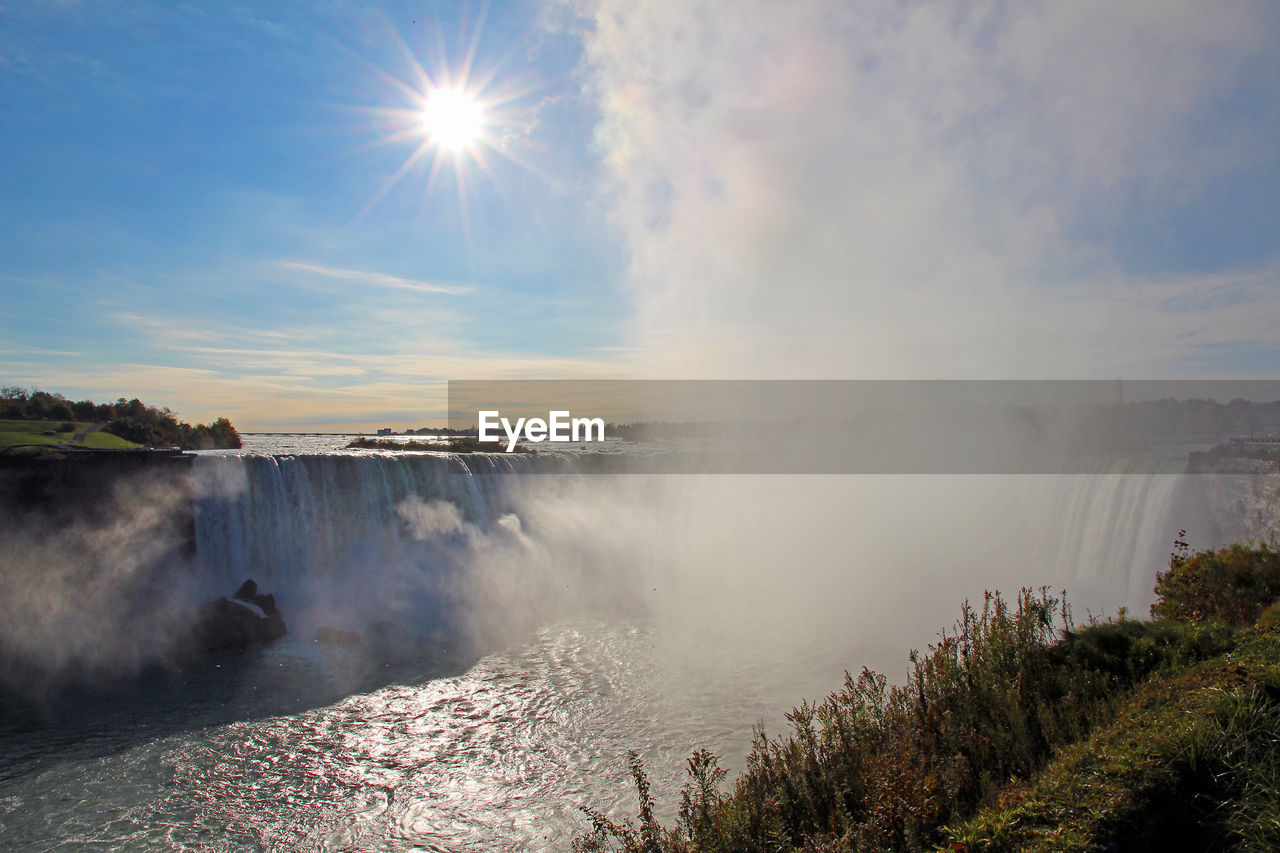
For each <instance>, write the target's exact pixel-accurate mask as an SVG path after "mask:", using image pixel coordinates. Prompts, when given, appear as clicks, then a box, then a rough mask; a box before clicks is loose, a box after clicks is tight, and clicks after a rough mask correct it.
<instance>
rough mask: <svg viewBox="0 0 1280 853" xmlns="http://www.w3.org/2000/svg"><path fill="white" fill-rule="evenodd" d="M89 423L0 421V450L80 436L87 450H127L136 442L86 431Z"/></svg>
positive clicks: (39, 445) (58, 442) (40, 445)
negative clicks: (82, 436) (82, 437)
mask: <svg viewBox="0 0 1280 853" xmlns="http://www.w3.org/2000/svg"><path fill="white" fill-rule="evenodd" d="M92 426H93V424H89V423H84V422H83V421H5V420H0V450H3V449H7V448H44V447H48V448H56V447H58V446H59V445H63V444H68V443H72V442H73V441H74V440H75V437H76V436H77V435H81V434H83V435H84V441H83V446H84V447H87V448H89V449H90V450H129V449H132V448H136V447H137V446H138V445H136V444H134V443H133V442H132V441H126V440H125V439H123V438H120V437H119V436H115V435H111V434H110V433H107V432H89V429H90V428H91V427H92Z"/></svg>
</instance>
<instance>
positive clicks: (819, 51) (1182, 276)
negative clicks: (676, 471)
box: [586, 0, 1280, 378]
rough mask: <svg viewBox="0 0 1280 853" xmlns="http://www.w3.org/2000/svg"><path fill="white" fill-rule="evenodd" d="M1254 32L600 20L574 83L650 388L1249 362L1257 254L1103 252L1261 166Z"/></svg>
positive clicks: (1155, 18)
mask: <svg viewBox="0 0 1280 853" xmlns="http://www.w3.org/2000/svg"><path fill="white" fill-rule="evenodd" d="M1274 11H1275V10H1274V8H1270V7H1268V6H1267V5H1265V4H1258V3H1230V4H1215V5H1212V6H1209V5H1204V4H1190V3H1166V2H1149V3H1125V4H1102V3H1071V4H1035V5H1017V6H1009V5H1006V4H1002V3H977V4H966V5H965V6H964V7H963V8H957V7H956V6H955V5H954V4H947V3H932V4H931V3H906V4H903V3H889V2H882V3H876V2H871V3H856V4H848V3H825V2H801V3H786V4H780V3H770V2H746V3H740V2H732V3H729V2H716V0H704V2H690V3H666V4H643V5H640V6H637V5H636V4H630V3H621V2H616V0H600V2H598V3H595V4H593V5H592V6H591V7H590V15H591V20H592V28H591V32H590V34H589V35H588V36H587V39H586V45H587V59H586V67H587V70H588V73H589V77H590V85H591V87H592V91H593V92H594V94H595V95H596V97H597V99H598V103H599V107H600V110H601V120H600V123H599V126H598V139H599V144H600V146H601V150H602V154H603V157H604V163H605V177H606V183H607V190H606V192H607V195H608V197H609V202H610V206H611V209H612V214H613V217H614V221H615V224H616V225H617V226H618V228H620V229H621V231H622V232H623V234H624V235H625V241H626V244H627V246H628V248H629V250H630V254H631V258H630V279H631V287H632V296H633V300H634V304H635V309H636V312H635V317H634V326H633V331H634V332H635V335H636V342H637V345H638V346H639V347H640V348H641V349H642V350H643V351H646V352H647V353H649V357H650V358H651V359H652V361H653V364H654V365H655V366H657V367H658V368H659V369H661V370H662V371H663V373H664V375H673V376H679V375H686V376H687V375H703V376H743V375H751V376H775V377H784V376H796V375H803V376H806V377H809V376H815V377H822V376H857V377H877V378H892V377H905V376H930V377H962V376H963V377H973V376H1111V375H1116V374H1125V373H1128V374H1129V375H1133V374H1141V375H1171V374H1177V373H1179V371H1182V372H1186V371H1193V372H1197V373H1205V372H1208V373H1212V372H1213V371H1214V370H1215V369H1219V370H1221V369H1225V370H1227V371H1228V372H1230V370H1231V365H1224V364H1223V363H1222V348H1223V347H1228V348H1230V351H1231V352H1232V353H1233V354H1234V355H1236V356H1238V357H1241V358H1244V359H1246V360H1247V358H1248V356H1249V355H1250V354H1253V355H1256V354H1257V352H1259V351H1260V350H1261V351H1267V350H1268V349H1274V348H1275V347H1276V345H1277V343H1280V342H1278V341H1277V338H1276V333H1275V331H1274V330H1275V329H1276V328H1277V327H1278V325H1277V323H1276V320H1277V319H1280V301H1278V300H1280V298H1278V297H1277V295H1276V294H1277V292H1278V291H1277V288H1276V287H1275V286H1274V285H1275V284H1276V283H1277V281H1280V264H1277V263H1276V262H1275V260H1274V259H1273V260H1272V261H1270V262H1263V263H1262V265H1261V266H1259V265H1258V263H1257V262H1256V260H1253V261H1249V262H1248V263H1246V264H1244V267H1245V268H1244V269H1242V270H1234V271H1226V272H1227V273H1229V274H1230V277H1234V278H1233V280H1232V281H1230V282H1227V281H1224V280H1223V278H1222V276H1223V275H1224V274H1225V273H1215V274H1213V275H1205V276H1202V275H1200V274H1198V273H1194V272H1193V273H1169V274H1159V275H1156V274H1142V273H1140V272H1137V273H1135V272H1134V271H1132V270H1129V269H1127V266H1128V265H1129V264H1128V263H1127V260H1126V252H1127V251H1128V250H1129V248H1130V247H1127V246H1126V245H1125V244H1124V241H1123V239H1122V238H1121V237H1119V236H1117V235H1118V233H1119V231H1121V230H1123V226H1125V225H1127V224H1132V222H1134V221H1135V220H1139V221H1140V220H1144V219H1158V218H1159V217H1163V216H1173V215H1175V214H1176V213H1177V212H1178V211H1185V210H1188V209H1190V208H1192V207H1194V205H1196V204H1198V203H1200V202H1201V201H1202V200H1203V196H1204V193H1205V192H1206V190H1207V188H1208V187H1210V186H1212V184H1213V183H1214V182H1215V181H1217V180H1219V179H1221V178H1223V177H1229V176H1233V175H1235V176H1238V175H1240V174H1245V173H1247V172H1248V170H1249V169H1251V168H1253V167H1256V166H1258V165H1259V164H1261V163H1265V162H1270V161H1269V160H1267V158H1274V154H1272V153H1268V152H1270V149H1271V144H1270V143H1269V142H1268V138H1271V137H1272V135H1273V133H1274V129H1275V127H1276V126H1277V121H1276V118H1277V111H1276V107H1275V106H1274V104H1273V103H1271V101H1272V100H1273V99H1268V98H1257V89H1256V85H1257V83H1256V81H1257V79H1259V78H1258V76H1257V75H1264V76H1263V77H1262V78H1260V79H1267V77H1268V76H1269V78H1270V79H1275V72H1276V61H1275V58H1274V55H1273V51H1272V50H1271V47H1270V46H1271V45H1273V44H1274V43H1275V39H1276V36H1277V33H1278V31H1280V19H1278V16H1277V15H1275V13H1274ZM1251 86H1252V87H1253V88H1251ZM1250 92H1252V95H1251V94H1250ZM1251 97H1254V98H1257V100H1258V103H1254V102H1253V101H1251V100H1249V99H1250V98H1251ZM1242 99H1243V100H1244V101H1247V102H1248V103H1247V104H1246V107H1245V108H1240V107H1239V103H1240V102H1241V100H1242ZM1228 103H1234V104H1236V109H1234V110H1232V109H1228V108H1227V107H1226V106H1224V104H1228ZM1170 211H1172V213H1171V212H1170ZM1224 288H1225V289H1226V290H1227V291H1228V293H1227V294H1226V295H1227V296H1228V298H1225V299H1220V300H1217V301H1214V302H1213V304H1208V305H1206V304H1196V303H1197V302H1203V300H1192V301H1188V300H1187V299H1186V298H1185V297H1186V295H1187V293H1188V292H1190V293H1193V294H1195V293H1201V292H1204V291H1212V292H1215V293H1218V294H1219V295H1220V296H1221V295H1223V289H1224ZM1250 318H1252V319H1250ZM1242 324H1243V325H1242ZM1171 342H1176V345H1174V344H1172V343H1171Z"/></svg>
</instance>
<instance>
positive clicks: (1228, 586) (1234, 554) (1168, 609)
mask: <svg viewBox="0 0 1280 853" xmlns="http://www.w3.org/2000/svg"><path fill="white" fill-rule="evenodd" d="M1184 533H1185V531H1184ZM1155 591H1156V594H1157V595H1159V596H1160V600H1159V601H1157V602H1156V603H1155V604H1154V605H1152V607H1151V614H1152V615H1153V616H1157V617H1162V618H1168V619H1181V620H1185V621H1197V622H1203V621H1207V620H1215V619H1216V620H1220V621H1222V622H1226V623H1227V624H1228V625H1234V626H1236V627H1243V626H1245V625H1251V624H1253V623H1254V622H1256V621H1257V619H1258V617H1259V616H1260V615H1261V613H1262V611H1263V609H1264V608H1266V607H1268V606H1269V605H1271V604H1272V603H1274V602H1275V601H1276V599H1277V598H1280V552H1277V551H1274V550H1272V548H1271V546H1269V545H1267V544H1266V543H1258V544H1255V545H1231V546H1229V547H1227V548H1222V549H1220V550H1217V551H1214V550H1207V551H1199V552H1196V553H1194V554H1192V553H1191V552H1190V549H1189V548H1188V547H1187V546H1186V543H1185V541H1184V540H1183V539H1181V538H1179V540H1178V544H1177V545H1176V546H1175V548H1174V553H1173V554H1172V555H1171V556H1170V558H1169V570H1168V571H1167V572H1161V573H1160V574H1158V575H1157V576H1156V589H1155Z"/></svg>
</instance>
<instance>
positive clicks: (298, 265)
mask: <svg viewBox="0 0 1280 853" xmlns="http://www.w3.org/2000/svg"><path fill="white" fill-rule="evenodd" d="M278 265H279V266H281V267H283V268H284V269H289V270H298V271H299V272H306V273H313V274H315V275H320V276H325V277H326V278H336V279H341V280H343V281H351V282H355V283H357V284H364V285H369V286H371V287H386V288H391V289H392V290H410V291H415V292H418V293H448V294H455V295H456V294H462V293H471V292H472V291H474V290H475V288H474V287H472V286H470V285H466V284H453V283H440V282H431V281H420V280H418V279H414V278H402V277H401V276H396V275H388V274H387V273H381V272H373V271H370V270H348V269H337V268H334V267H326V266H321V265H320V264H307V263H302V262H301V261H280V262H279V264H278Z"/></svg>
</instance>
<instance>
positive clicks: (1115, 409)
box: [448, 380, 1280, 474]
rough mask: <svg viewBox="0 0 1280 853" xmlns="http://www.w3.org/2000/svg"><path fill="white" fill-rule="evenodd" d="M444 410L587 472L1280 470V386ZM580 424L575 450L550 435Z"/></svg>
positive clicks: (836, 386) (943, 386) (840, 394)
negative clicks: (1237, 464)
mask: <svg viewBox="0 0 1280 853" xmlns="http://www.w3.org/2000/svg"><path fill="white" fill-rule="evenodd" d="M448 405H449V426H450V428H452V429H454V430H458V431H465V432H471V431H474V430H476V428H477V427H478V426H480V424H481V422H482V420H485V421H486V422H487V424H488V426H489V434H488V438H489V439H490V440H495V443H494V444H492V445H486V446H485V447H486V448H488V447H490V446H492V447H493V448H494V449H495V450H497V451H498V452H504V451H505V450H506V448H507V447H508V446H510V444H511V440H510V436H511V435H512V432H511V430H516V429H518V428H520V427H521V422H522V421H523V426H524V427H526V429H519V431H518V433H516V435H517V436H518V437H517V438H516V439H514V440H515V443H516V446H517V447H518V449H519V450H522V451H528V450H531V451H533V452H534V453H535V454H546V453H556V452H559V451H565V452H571V453H575V454H578V455H579V456H580V457H582V460H583V462H584V464H583V465H582V466H581V468H582V470H588V471H592V470H599V471H608V472H631V471H634V472H636V473H668V472H669V473H777V474H1076V473H1134V474H1141V473H1179V472H1182V471H1185V472H1188V473H1198V472H1201V471H1205V470H1210V469H1215V470H1216V468H1215V466H1216V467H1217V468H1220V467H1221V462H1222V460H1224V459H1240V460H1245V461H1242V462H1241V464H1242V465H1254V466H1255V467H1256V466H1257V465H1263V464H1272V463H1274V462H1275V461H1276V460H1280V380H1124V381H1117V380H906V381H903V380H882V381H876V380H743V381H736V380H653V381H649V380H617V381H600V380H583V381H577V380H522V381H514V380H513V381H501V380H496V381H490V380H476V381H456V380H453V381H450V382H449V403H448ZM575 420H576V421H581V422H582V423H580V424H579V426H581V427H583V429H581V430H578V434H577V436H576V437H577V438H578V439H579V440H578V441H577V442H568V443H565V442H557V441H552V440H551V438H552V436H551V435H550V433H553V432H556V431H557V430H556V425H557V424H558V425H559V429H558V434H559V437H569V436H570V433H571V430H570V424H571V423H572V421H575ZM500 421H502V422H505V425H504V426H500V425H499V422H500ZM597 422H600V423H602V424H604V425H605V426H604V435H605V440H604V441H598V440H595V439H596V433H594V432H592V431H590V430H589V429H588V427H589V425H590V424H595V423H597ZM529 426H532V428H533V429H532V432H530V431H528V429H527V427H529ZM584 436H585V437H584ZM1248 460H1256V461H1255V462H1248Z"/></svg>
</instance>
